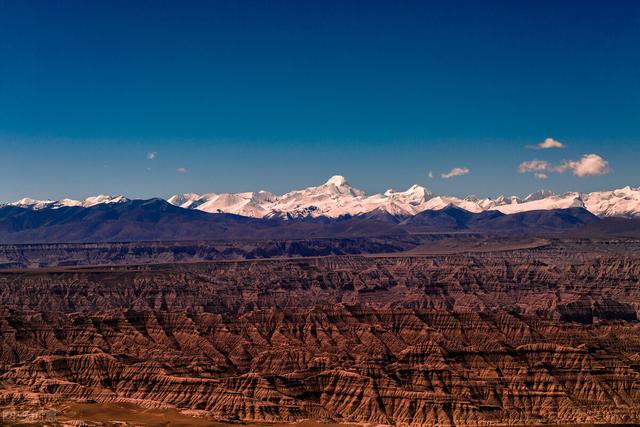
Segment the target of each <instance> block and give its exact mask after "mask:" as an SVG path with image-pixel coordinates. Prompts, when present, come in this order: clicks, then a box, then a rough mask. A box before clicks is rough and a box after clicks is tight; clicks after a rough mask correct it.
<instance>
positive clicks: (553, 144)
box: [527, 138, 566, 150]
mask: <svg viewBox="0 0 640 427" xmlns="http://www.w3.org/2000/svg"><path fill="white" fill-rule="evenodd" d="M565 147H566V145H564V144H563V143H562V142H560V141H557V140H555V139H553V138H545V139H544V141H542V142H541V143H539V144H536V145H527V148H531V149H532V150H548V149H550V148H565Z"/></svg>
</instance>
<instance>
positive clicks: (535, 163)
mask: <svg viewBox="0 0 640 427" xmlns="http://www.w3.org/2000/svg"><path fill="white" fill-rule="evenodd" d="M551 169H553V167H552V166H551V163H549V162H547V161H546V160H538V159H533V160H527V161H526V162H522V163H520V164H519V165H518V172H520V173H527V172H536V171H538V172H539V171H550V170H551Z"/></svg>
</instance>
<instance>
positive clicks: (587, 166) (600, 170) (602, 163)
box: [556, 154, 610, 178]
mask: <svg viewBox="0 0 640 427" xmlns="http://www.w3.org/2000/svg"><path fill="white" fill-rule="evenodd" d="M556 170H557V171H558V172H559V173H563V172H564V171H567V170H570V171H571V173H572V174H574V175H575V176H579V177H581V178H582V177H586V176H599V175H605V174H608V173H609V171H610V169H609V162H608V161H606V160H605V159H603V158H602V157H600V156H599V155H597V154H585V155H584V156H582V158H581V159H580V160H569V161H565V162H564V163H562V164H561V165H560V166H558V167H557V168H556Z"/></svg>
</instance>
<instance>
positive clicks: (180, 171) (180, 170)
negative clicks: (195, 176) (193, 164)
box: [176, 168, 187, 173]
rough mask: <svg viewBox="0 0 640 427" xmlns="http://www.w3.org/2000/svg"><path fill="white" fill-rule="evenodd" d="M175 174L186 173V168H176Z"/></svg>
mask: <svg viewBox="0 0 640 427" xmlns="http://www.w3.org/2000/svg"><path fill="white" fill-rule="evenodd" d="M176 172H178V173H187V168H178V169H176Z"/></svg>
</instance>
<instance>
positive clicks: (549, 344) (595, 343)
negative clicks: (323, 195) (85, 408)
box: [0, 247, 640, 425]
mask: <svg viewBox="0 0 640 427" xmlns="http://www.w3.org/2000/svg"><path fill="white" fill-rule="evenodd" d="M628 253H631V254H632V252H628ZM0 307H2V308H1V309H0V338H1V340H0V361H1V362H0V363H1V365H0V389H2V391H1V392H0V404H2V405H4V406H12V407H20V406H25V405H30V404H33V402H34V401H37V402H39V404H41V405H45V406H46V405H49V406H52V407H55V406H56V405H57V404H59V403H60V402H62V401H65V400H76V401H94V402H102V403H106V402H133V403H136V404H139V405H143V406H146V407H157V408H162V407H176V408H178V409H181V410H189V411H190V413H197V414H200V415H207V416H211V417H214V418H217V419H223V420H244V421H295V420H300V419H307V418H312V419H318V420H333V421H338V422H370V423H381V424H397V425H434V424H439V425H450V424H456V425H465V424H468V425H477V424H484V425H504V424H531V423H548V424H553V423H576V422H580V423H638V422H640V325H639V324H638V322H637V319H638V316H639V315H640V257H638V256H636V255H633V254H632V255H629V254H627V255H624V254H616V253H615V251H600V252H599V253H594V254H591V253H589V251H585V250H583V251H574V252H572V253H569V252H567V251H566V249H562V248H558V247H551V248H542V249H535V250H520V251H507V252H502V253H486V254H475V255H450V256H432V257H424V256H416V257H376V258H374V257H325V258H309V259H296V260H265V261H242V262H216V263H211V262H210V263H198V264H181V265H177V264H171V265H158V266H147V267H111V268H100V269H98V268H91V269H75V270H61V271H27V272H19V273H16V272H11V273H2V274H0Z"/></svg>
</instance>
